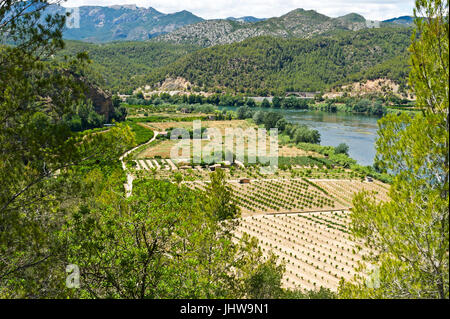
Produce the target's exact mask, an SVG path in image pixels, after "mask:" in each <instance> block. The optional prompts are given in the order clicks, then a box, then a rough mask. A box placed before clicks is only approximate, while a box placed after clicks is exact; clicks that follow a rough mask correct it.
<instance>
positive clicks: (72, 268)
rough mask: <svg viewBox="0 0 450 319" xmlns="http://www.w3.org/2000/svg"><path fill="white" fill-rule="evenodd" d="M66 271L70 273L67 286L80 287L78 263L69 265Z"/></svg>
mask: <svg viewBox="0 0 450 319" xmlns="http://www.w3.org/2000/svg"><path fill="white" fill-rule="evenodd" d="M66 272H67V273H68V274H69V275H68V276H67V277H66V287H67V288H80V268H78V266H77V265H74V264H70V265H67V267H66Z"/></svg>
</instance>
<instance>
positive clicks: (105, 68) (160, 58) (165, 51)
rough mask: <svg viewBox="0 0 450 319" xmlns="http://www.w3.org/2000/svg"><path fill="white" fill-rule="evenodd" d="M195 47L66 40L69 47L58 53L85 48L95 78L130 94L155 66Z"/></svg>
mask: <svg viewBox="0 0 450 319" xmlns="http://www.w3.org/2000/svg"><path fill="white" fill-rule="evenodd" d="M196 49H198V48H197V47H195V46H190V45H183V46H181V45H175V44H168V43H152V42H113V43H108V44H92V43H85V42H80V41H66V48H65V49H64V50H63V51H62V52H60V53H58V56H59V57H62V56H63V55H74V54H77V53H79V52H83V51H86V52H87V53H88V54H89V57H90V59H91V60H92V64H91V65H90V68H88V75H89V77H90V78H91V79H92V80H94V81H95V82H97V83H98V84H100V85H101V86H102V87H104V88H106V89H109V90H111V91H114V92H117V91H120V92H123V93H131V91H132V90H133V89H135V88H136V87H138V86H141V85H143V84H145V77H146V76H147V75H148V74H149V73H150V72H151V71H152V70H153V69H155V68H158V67H162V66H166V65H168V64H170V63H172V62H174V61H176V60H177V59H178V58H180V57H183V56H185V55H187V54H188V53H190V52H192V51H194V50H196Z"/></svg>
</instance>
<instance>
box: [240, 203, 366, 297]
mask: <svg viewBox="0 0 450 319" xmlns="http://www.w3.org/2000/svg"><path fill="white" fill-rule="evenodd" d="M348 222H349V217H348V213H347V212H345V211H341V212H316V213H303V214H289V215H283V214H280V215H259V216H248V217H245V218H242V219H241V221H240V225H239V226H238V228H237V230H236V233H235V234H236V236H237V237H241V236H242V235H243V234H244V233H247V234H248V235H250V236H253V237H256V238H258V240H259V245H260V247H261V249H262V251H263V253H265V254H266V256H267V254H268V253H269V252H270V251H272V252H273V253H274V254H276V255H277V256H278V257H279V259H280V260H281V261H282V262H284V263H285V266H286V272H285V276H284V278H283V286H285V287H289V288H293V287H300V288H302V289H318V288H319V287H321V286H323V287H326V288H329V289H332V290H336V289H337V287H338V286H339V281H340V280H341V279H342V278H344V279H347V280H348V279H351V278H352V277H353V276H354V274H355V269H356V267H358V262H362V261H363V255H364V254H367V253H369V251H367V250H360V249H359V247H357V245H356V244H355V242H354V241H352V239H351V238H350V235H349V233H348V228H347V225H348Z"/></svg>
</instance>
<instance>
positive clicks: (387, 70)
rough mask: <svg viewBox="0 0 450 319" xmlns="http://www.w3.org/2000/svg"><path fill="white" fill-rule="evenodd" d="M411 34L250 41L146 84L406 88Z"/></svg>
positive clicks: (209, 52) (215, 50)
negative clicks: (370, 82) (376, 82)
mask: <svg viewBox="0 0 450 319" xmlns="http://www.w3.org/2000/svg"><path fill="white" fill-rule="evenodd" d="M410 35H411V29H407V28H380V29H366V30H360V31H357V32H351V31H341V32H333V35H330V36H326V37H316V38H312V39H280V38H273V37H257V38H251V39H247V40H245V41H243V42H240V43H233V44H229V45H222V46H215V47H211V48H206V49H202V50H199V51H196V52H193V53H191V54H189V55H187V56H185V57H182V58H180V59H179V60H177V61H176V62H174V63H172V64H170V65H168V66H166V67H162V68H160V69H157V70H154V71H153V72H152V73H150V74H149V75H148V77H147V78H146V80H147V83H148V84H153V85H156V84H157V83H159V82H161V81H163V80H164V79H165V78H166V77H167V76H171V77H173V76H175V77H176V76H181V77H184V78H186V79H187V80H188V81H190V82H191V83H193V84H194V85H196V86H198V87H200V88H202V89H203V90H215V89H217V88H221V89H223V88H226V89H229V90H231V91H238V92H242V93H244V92H247V93H255V94H270V93H280V92H284V91H320V90H325V89H327V88H329V87H331V86H333V85H336V84H342V83H346V82H348V81H354V80H362V79H368V78H373V77H375V78H376V77H378V76H380V77H382V76H386V77H390V78H391V79H392V80H394V81H395V82H397V83H400V84H401V85H403V86H404V85H405V84H406V76H405V75H406V74H407V73H408V65H407V47H408V45H409V41H410Z"/></svg>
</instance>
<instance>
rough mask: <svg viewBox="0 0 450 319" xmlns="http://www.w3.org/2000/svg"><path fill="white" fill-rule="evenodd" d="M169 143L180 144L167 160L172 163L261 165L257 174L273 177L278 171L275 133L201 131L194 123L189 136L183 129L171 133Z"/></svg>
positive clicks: (199, 125) (229, 129) (249, 130)
mask: <svg viewBox="0 0 450 319" xmlns="http://www.w3.org/2000/svg"><path fill="white" fill-rule="evenodd" d="M170 139H171V140H179V142H178V143H177V144H176V145H175V146H174V147H172V149H171V151H170V157H171V160H172V161H175V162H178V163H180V162H191V159H192V163H193V164H202V163H206V164H213V163H220V162H228V163H230V164H231V163H244V162H245V163H248V164H260V165H261V168H260V172H261V173H263V174H269V173H273V172H274V171H275V170H276V169H277V167H278V129H276V128H272V129H270V133H269V134H267V130H266V129H261V128H258V129H255V128H247V129H245V130H244V129H242V128H229V127H228V128H225V129H224V131H221V130H220V129H218V128H215V127H209V128H207V129H205V130H202V125H201V121H199V120H197V121H194V123H193V130H192V132H191V133H190V132H189V131H188V130H186V129H183V128H176V129H174V130H173V131H172V132H171V135H170Z"/></svg>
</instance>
